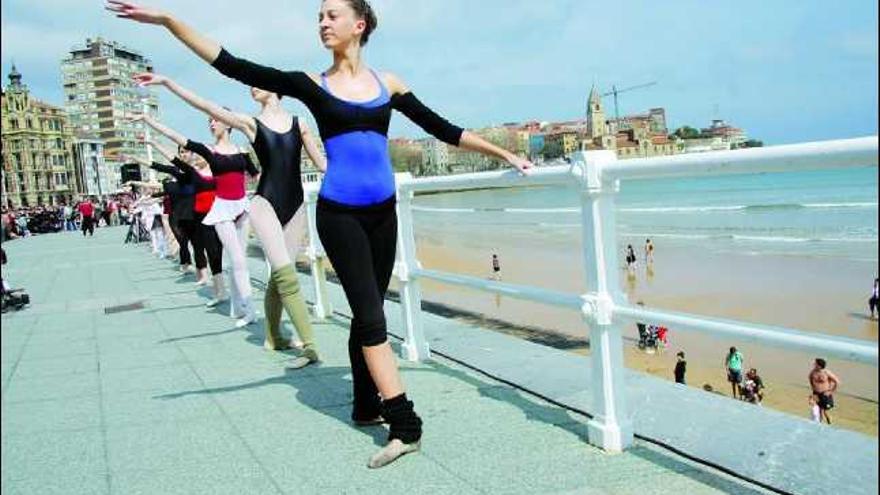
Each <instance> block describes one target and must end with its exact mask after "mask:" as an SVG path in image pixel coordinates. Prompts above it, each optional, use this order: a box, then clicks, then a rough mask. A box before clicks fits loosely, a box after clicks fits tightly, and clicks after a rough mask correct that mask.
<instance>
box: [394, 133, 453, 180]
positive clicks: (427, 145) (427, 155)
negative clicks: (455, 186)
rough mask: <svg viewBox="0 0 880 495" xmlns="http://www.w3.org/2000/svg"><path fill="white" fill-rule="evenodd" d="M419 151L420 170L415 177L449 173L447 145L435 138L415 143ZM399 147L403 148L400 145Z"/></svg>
mask: <svg viewBox="0 0 880 495" xmlns="http://www.w3.org/2000/svg"><path fill="white" fill-rule="evenodd" d="M416 142H417V143H418V145H419V148H420V150H421V154H420V155H421V168H420V170H419V172H420V173H419V174H417V175H446V174H448V173H449V145H447V144H446V143H444V142H443V141H440V140H439V139H437V138H435V137H428V138H424V139H419V140H418V141H416ZM400 146H405V144H404V143H401V144H400Z"/></svg>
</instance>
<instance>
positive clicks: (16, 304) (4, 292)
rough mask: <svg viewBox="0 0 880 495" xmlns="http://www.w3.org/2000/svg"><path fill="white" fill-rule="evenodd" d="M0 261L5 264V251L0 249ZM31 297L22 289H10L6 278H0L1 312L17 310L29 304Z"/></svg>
mask: <svg viewBox="0 0 880 495" xmlns="http://www.w3.org/2000/svg"><path fill="white" fill-rule="evenodd" d="M0 255H2V256H0V258H2V259H0V263H2V264H3V265H5V264H6V251H5V250H2V249H0ZM30 302H31V298H30V296H29V295H28V294H27V292H25V291H24V289H12V288H10V287H9V285H8V284H7V283H6V280H4V279H3V278H0V311H2V312H3V313H5V312H7V311H9V310H10V309H11V310H15V311H18V310H20V309H21V308H23V307H25V306H27V305H28V304H30Z"/></svg>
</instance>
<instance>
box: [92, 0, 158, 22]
mask: <svg viewBox="0 0 880 495" xmlns="http://www.w3.org/2000/svg"><path fill="white" fill-rule="evenodd" d="M104 8H105V9H107V10H109V11H110V12H115V13H116V17H119V18H120V19H131V20H133V21H137V22H142V23H144V24H159V25H164V24H165V23H166V22H167V21H168V19H169V18H170V17H169V15H168V14H167V13H165V12H163V11H161V10H158V9H152V8H149V7H141V6H140V5H136V4H133V3H130V2H121V1H119V0H107V5H106V6H105V7H104Z"/></svg>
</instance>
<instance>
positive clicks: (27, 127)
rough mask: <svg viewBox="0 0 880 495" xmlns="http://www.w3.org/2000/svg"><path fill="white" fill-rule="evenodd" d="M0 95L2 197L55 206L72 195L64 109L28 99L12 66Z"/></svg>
mask: <svg viewBox="0 0 880 495" xmlns="http://www.w3.org/2000/svg"><path fill="white" fill-rule="evenodd" d="M8 77H9V84H8V85H7V86H6V87H5V88H4V90H3V92H2V97H0V107H2V115H3V117H2V150H3V151H2V156H3V178H2V180H0V182H2V187H3V191H2V192H3V201H4V204H5V205H10V206H13V207H19V206H36V205H50V204H51V205H55V204H59V203H61V202H66V201H69V200H71V199H73V198H72V197H73V195H74V194H76V192H77V191H76V182H75V177H74V161H73V136H72V135H71V133H70V130H69V128H68V124H67V115H66V114H65V112H64V110H63V109H61V108H59V107H57V106H54V105H50V104H48V103H45V102H42V101H40V100H38V99H36V98H34V97H33V96H32V95H31V94H30V91H29V90H28V87H27V86H26V85H24V84H22V75H21V73H19V72H18V70H16V68H15V65H13V66H12V70H11V71H10V73H9V76H8Z"/></svg>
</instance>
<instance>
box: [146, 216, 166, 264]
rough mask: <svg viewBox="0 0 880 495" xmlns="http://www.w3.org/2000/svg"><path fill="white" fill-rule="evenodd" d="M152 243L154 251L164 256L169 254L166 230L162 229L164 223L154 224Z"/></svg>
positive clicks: (151, 233) (151, 235) (151, 236)
mask: <svg viewBox="0 0 880 495" xmlns="http://www.w3.org/2000/svg"><path fill="white" fill-rule="evenodd" d="M154 223H155V222H154ZM150 244H152V247H153V252H154V253H158V254H159V256H161V257H162V258H164V257H165V255H166V254H167V253H166V249H167V243H166V242H165V231H164V230H163V229H162V225H153V229H152V230H151V231H150Z"/></svg>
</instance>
